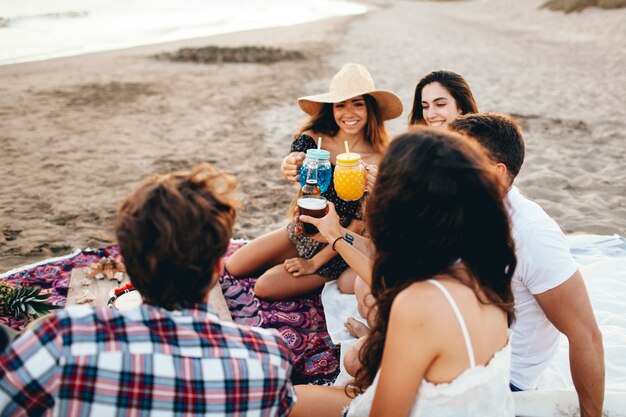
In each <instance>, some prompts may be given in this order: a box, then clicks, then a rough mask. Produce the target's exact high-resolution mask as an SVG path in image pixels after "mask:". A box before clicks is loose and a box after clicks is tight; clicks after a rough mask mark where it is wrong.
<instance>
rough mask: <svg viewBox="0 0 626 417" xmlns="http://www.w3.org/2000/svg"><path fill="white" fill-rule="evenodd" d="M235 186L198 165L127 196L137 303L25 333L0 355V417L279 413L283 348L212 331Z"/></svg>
mask: <svg viewBox="0 0 626 417" xmlns="http://www.w3.org/2000/svg"><path fill="white" fill-rule="evenodd" d="M233 189H234V179H233V178H232V177H230V176H228V175H226V174H223V173H219V172H216V171H214V170H213V169H212V168H211V167H210V166H209V165H208V164H203V165H200V166H198V167H196V168H195V169H194V170H192V171H191V172H179V173H171V174H167V175H161V176H155V177H152V178H150V179H148V180H147V181H146V182H145V183H144V184H143V185H142V186H141V187H140V188H139V189H138V190H137V191H135V192H134V193H133V194H131V195H130V196H129V197H127V198H126V200H125V201H124V202H123V204H122V206H121V208H120V211H119V213H118V217H117V223H116V234H117V239H118V242H119V244H120V249H121V253H122V255H123V257H124V260H125V264H126V269H127V272H128V274H129V276H130V279H131V282H132V283H133V285H134V286H135V288H136V289H137V290H138V291H139V292H140V293H141V295H142V297H143V300H144V304H143V305H141V306H139V307H135V308H131V309H128V310H124V311H117V310H112V309H108V308H95V309H94V308H89V307H70V308H67V309H65V310H59V311H56V312H55V313H54V314H53V315H51V316H49V317H48V318H46V319H44V320H42V321H41V322H39V323H37V324H36V325H34V326H32V328H30V329H28V330H27V331H26V332H24V334H22V335H21V336H20V337H19V338H18V339H16V340H15V341H14V342H13V344H12V345H11V347H10V348H9V349H8V350H7V352H5V353H4V354H3V355H2V356H0V415H2V416H20V415H59V416H98V417H104V416H122V415H123V416H126V415H133V416H201V415H206V416H225V415H229V416H230V415H232V416H286V415H287V414H288V413H289V410H290V409H291V407H292V406H293V403H294V401H295V396H294V393H293V387H292V385H291V382H290V376H291V370H292V367H291V363H290V352H289V349H288V347H287V345H286V343H285V342H284V341H283V340H282V339H281V338H280V336H278V335H277V334H274V333H273V332H271V331H269V330H265V329H253V328H247V327H244V326H240V325H236V324H232V323H225V322H221V321H220V320H219V319H218V318H217V316H216V315H215V314H213V313H212V312H209V311H208V305H207V303H206V301H207V296H208V293H209V291H210V289H211V288H212V287H213V285H216V283H217V281H218V275H219V272H220V271H221V269H222V264H221V257H222V256H223V255H224V253H225V252H226V249H227V247H228V244H229V241H230V238H231V235H232V228H233V225H234V222H235V212H236V210H235V203H234V202H233V201H232V200H231V199H230V197H229V195H230V193H231V192H232V190H233ZM218 285H219V284H218Z"/></svg>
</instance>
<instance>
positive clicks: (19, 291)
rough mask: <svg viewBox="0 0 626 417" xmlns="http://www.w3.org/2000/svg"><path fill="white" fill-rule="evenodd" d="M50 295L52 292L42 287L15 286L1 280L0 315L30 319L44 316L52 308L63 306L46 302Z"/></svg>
mask: <svg viewBox="0 0 626 417" xmlns="http://www.w3.org/2000/svg"><path fill="white" fill-rule="evenodd" d="M48 297H50V293H44V292H43V291H42V290H41V288H37V287H26V286H13V285H11V284H9V283H8V282H5V281H0V316H13V317H15V318H25V319H29V318H31V317H41V316H44V315H46V314H48V313H49V312H50V310H55V309H57V308H61V307H59V306H54V305H50V304H46V303H45V302H44V301H45V300H47V299H48Z"/></svg>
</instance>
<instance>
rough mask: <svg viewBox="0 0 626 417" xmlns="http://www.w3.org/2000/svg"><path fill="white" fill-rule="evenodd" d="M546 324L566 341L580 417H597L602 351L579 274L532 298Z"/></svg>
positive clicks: (601, 394)
mask: <svg viewBox="0 0 626 417" xmlns="http://www.w3.org/2000/svg"><path fill="white" fill-rule="evenodd" d="M535 299H536V300H537V302H538V303H539V306H541V309H542V310H543V312H544V313H545V315H546V317H548V320H550V322H551V323H552V324H554V326H555V327H556V328H557V329H558V330H559V331H560V332H561V333H563V334H564V335H565V336H566V337H567V339H568V340H569V362H570V369H571V373H572V380H573V381H574V387H575V388H576V392H577V393H578V401H579V403H580V414H581V416H582V417H586V416H601V415H602V403H603V402H604V348H603V346H602V333H600V329H599V328H598V324H597V323H596V319H595V316H594V314H593V310H592V308H591V302H590V301H589V295H588V293H587V288H586V287H585V282H584V281H583V277H582V275H581V273H580V271H579V270H576V272H575V273H574V274H573V275H572V276H571V277H570V278H568V279H567V280H566V281H565V282H563V283H562V284H561V285H559V286H557V287H555V288H552V289H550V290H548V291H546V292H543V293H541V294H535Z"/></svg>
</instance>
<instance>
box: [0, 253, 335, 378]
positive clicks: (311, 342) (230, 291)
mask: <svg viewBox="0 0 626 417" xmlns="http://www.w3.org/2000/svg"><path fill="white" fill-rule="evenodd" d="M241 245H242V243H231V245H230V247H229V249H228V252H227V254H226V255H225V258H227V257H228V256H230V255H231V254H232V253H233V252H234V251H235V250H237V249H238V248H239V247H240V246H241ZM106 256H112V257H119V256H120V254H119V249H118V248H117V247H116V246H110V247H106V248H100V249H95V250H92V249H87V250H83V251H81V252H80V253H79V254H77V255H76V256H74V257H72V258H70V259H63V260H59V261H55V262H51V263H46V264H44V265H39V266H36V267H34V268H31V269H28V270H23V271H19V272H16V273H14V274H12V275H9V276H8V277H6V278H4V279H5V280H6V281H8V282H11V283H13V284H21V285H32V286H37V287H40V288H42V289H43V290H44V291H46V292H49V293H50V294H51V296H50V298H49V301H50V303H51V304H54V305H59V306H63V305H65V301H66V299H67V292H68V287H69V282H70V275H71V272H72V269H73V268H81V267H86V266H89V265H90V264H92V263H94V262H97V261H98V260H100V259H101V258H103V257H106ZM255 281H256V278H253V277H251V278H243V279H235V278H234V277H232V276H230V275H229V274H228V273H226V272H225V273H224V274H223V275H222V276H221V277H220V283H221V286H222V291H223V292H224V297H225V298H226V302H227V303H228V307H229V309H230V312H231V315H232V316H233V320H234V321H235V322H237V323H241V324H246V325H249V326H259V327H264V328H270V329H275V330H277V331H278V332H279V333H280V334H281V335H282V337H283V338H284V339H285V340H286V341H287V343H288V344H289V346H290V348H291V352H292V359H293V363H294V375H293V378H292V379H293V382H294V383H296V384H298V383H315V384H329V383H332V381H333V380H334V379H335V378H336V376H337V374H338V372H339V350H338V348H337V347H336V346H334V345H333V343H332V342H331V340H330V337H329V336H328V331H327V329H326V320H325V318H324V311H323V307H322V303H321V300H320V296H319V293H314V294H310V295H308V296H306V297H301V298H297V299H292V300H285V301H277V302H267V301H262V300H259V299H258V298H257V297H256V296H255V295H254V283H255ZM0 322H1V323H3V324H6V325H8V326H10V327H12V328H14V329H16V330H19V329H22V328H23V327H24V325H25V323H24V321H23V320H18V319H15V318H13V317H0Z"/></svg>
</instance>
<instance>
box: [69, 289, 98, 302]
mask: <svg viewBox="0 0 626 417" xmlns="http://www.w3.org/2000/svg"><path fill="white" fill-rule="evenodd" d="M74 299H75V300H76V304H88V303H91V302H92V301H95V300H96V297H94V295H93V294H92V293H90V292H89V290H83V291H82V292H81V293H80V294H78V295H76V296H74Z"/></svg>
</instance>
